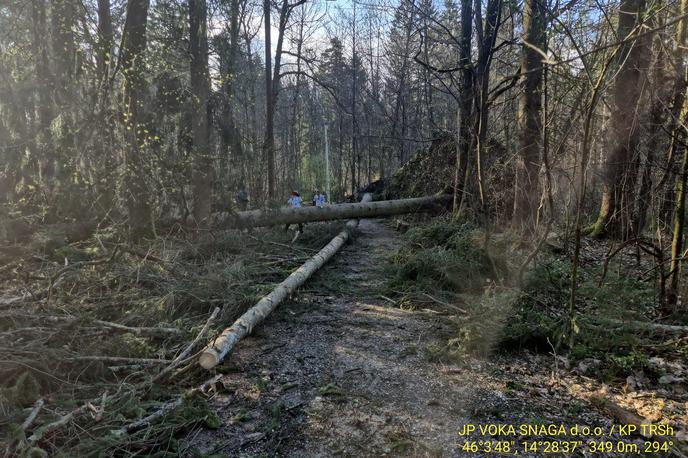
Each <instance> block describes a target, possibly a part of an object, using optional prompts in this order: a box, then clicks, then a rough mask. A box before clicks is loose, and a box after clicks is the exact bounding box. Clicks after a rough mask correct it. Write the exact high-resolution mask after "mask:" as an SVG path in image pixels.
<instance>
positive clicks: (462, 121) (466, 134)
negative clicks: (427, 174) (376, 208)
mask: <svg viewBox="0 0 688 458" xmlns="http://www.w3.org/2000/svg"><path fill="white" fill-rule="evenodd" d="M472 36H473V1H472V0H462V1H461V45H460V48H459V64H460V67H461V80H460V85H461V88H460V94H459V119H458V126H457V128H458V131H459V132H458V135H457V137H458V142H457V146H456V148H457V149H456V172H455V176H454V211H455V212H457V211H459V209H461V208H462V207H463V206H464V205H465V202H466V196H467V195H469V194H472V189H466V188H468V187H469V186H468V182H469V180H468V177H469V176H470V166H469V162H470V152H471V140H472V138H473V132H472V131H471V128H472V125H473V122H472V121H473V63H472V61H471V38H472Z"/></svg>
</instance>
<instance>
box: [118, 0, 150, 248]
mask: <svg viewBox="0 0 688 458" xmlns="http://www.w3.org/2000/svg"><path fill="white" fill-rule="evenodd" d="M149 6H150V0H129V2H128V3H127V14H126V19H125V24H124V31H123V35H124V36H123V39H122V50H121V56H120V61H121V66H122V73H123V74H124V104H123V106H124V112H123V113H122V118H123V122H124V127H125V132H126V135H127V147H126V150H125V170H124V186H123V192H124V193H125V200H126V206H127V213H128V220H129V221H128V224H129V230H130V233H131V235H132V237H134V238H137V237H139V236H141V235H143V234H145V233H146V232H148V231H149V230H150V228H151V214H150V202H149V200H148V189H147V187H146V185H145V181H146V174H145V171H144V164H145V161H144V160H143V154H144V153H145V147H146V141H147V134H146V128H145V126H144V120H143V115H144V95H145V91H146V79H145V76H144V72H145V63H144V52H145V50H146V23H147V20H148V8H149Z"/></svg>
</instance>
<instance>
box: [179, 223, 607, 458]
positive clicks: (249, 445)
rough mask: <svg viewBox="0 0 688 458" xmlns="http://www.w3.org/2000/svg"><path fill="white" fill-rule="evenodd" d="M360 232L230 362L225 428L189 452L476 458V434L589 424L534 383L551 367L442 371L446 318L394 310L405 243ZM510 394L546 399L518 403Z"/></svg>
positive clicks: (220, 401) (198, 433) (223, 404)
mask: <svg viewBox="0 0 688 458" xmlns="http://www.w3.org/2000/svg"><path fill="white" fill-rule="evenodd" d="M359 232H360V233H359V235H358V237H356V239H355V241H354V242H353V243H352V244H349V245H348V246H347V247H345V248H344V249H343V251H342V252H341V253H340V254H339V255H338V256H337V257H336V258H335V260H334V261H333V262H331V263H330V264H328V265H327V266H326V267H325V268H324V269H323V270H322V271H321V272H320V273H318V275H317V276H316V277H314V278H313V279H312V281H311V282H310V283H309V284H307V285H306V286H305V287H304V289H303V290H302V291H300V292H299V293H298V294H297V295H296V296H295V297H293V298H292V300H291V301H288V302H286V303H285V304H283V305H281V306H280V307H279V308H278V310H277V311H276V312H275V313H274V314H273V315H271V316H270V317H269V318H268V319H267V320H266V322H265V323H264V324H263V325H262V326H260V327H259V328H258V329H256V330H255V332H254V334H253V335H252V336H250V337H248V338H247V339H246V340H245V341H243V342H242V343H241V344H240V345H239V346H238V347H237V349H236V350H235V351H234V353H233V354H232V355H231V356H230V357H229V358H228V361H227V362H226V363H225V370H226V371H227V374H226V375H225V376H224V378H223V380H222V384H223V385H224V387H225V389H226V391H225V392H224V393H222V394H219V395H217V396H216V397H215V398H214V400H213V406H214V407H215V408H216V409H217V411H218V413H219V415H220V418H221V420H222V426H221V427H220V428H219V429H217V430H207V429H197V430H195V431H192V432H191V433H189V435H188V436H187V438H186V443H187V444H188V447H187V450H192V449H195V450H196V451H200V452H202V453H204V454H205V456H209V455H213V456H214V455H217V456H232V457H235V456H241V457H262V456H287V457H328V456H474V457H475V456H479V454H478V455H476V454H475V453H472V454H471V453H466V452H462V451H461V449H460V447H459V445H458V444H459V442H462V441H463V439H462V438H460V437H459V436H458V435H457V432H458V431H459V430H460V428H462V427H463V425H464V424H466V423H474V424H475V423H496V422H499V423H509V422H516V423H521V422H529V421H544V420H547V421H554V422H559V421H566V420H568V421H570V422H574V421H578V422H580V421H581V419H582V418H585V415H586V414H585V413H583V412H581V411H580V410H578V411H576V412H574V411H573V407H572V406H571V405H570V402H569V401H570V399H567V398H566V397H564V398H563V400H562V399H559V395H558V394H557V390H560V391H561V390H564V391H566V389H565V388H562V387H561V386H558V387H557V386H555V387H554V388H553V387H552V386H543V387H538V386H537V384H536V383H534V382H533V381H534V380H539V381H540V383H543V382H542V380H543V379H544V380H546V379H547V377H546V376H545V377H543V373H542V372H540V373H539V374H536V373H534V372H533V371H532V370H531V369H530V368H532V367H537V366H541V367H547V366H548V365H549V363H548V362H544V361H539V362H538V361H532V360H531V361H523V360H517V361H514V360H508V359H507V360H499V359H497V360H494V361H492V362H490V363H487V362H482V361H479V360H467V361H465V362H463V363H462V364H461V365H460V366H459V365H446V364H441V363H437V362H433V361H432V359H431V358H429V357H428V354H427V351H426V349H427V348H428V346H431V345H433V344H440V343H443V342H446V339H447V337H448V336H449V335H450V333H451V331H452V330H451V328H450V327H449V325H448V324H447V320H446V317H443V316H442V315H438V314H437V313H432V312H431V311H428V310H416V311H407V310H402V309H400V308H398V307H395V306H394V305H393V304H391V303H389V301H387V300H385V298H383V297H382V295H381V293H380V287H381V286H382V283H383V281H384V276H383V274H382V272H381V270H380V266H381V265H382V263H383V260H384V258H385V257H386V256H389V255H390V254H393V253H394V252H395V250H396V249H397V248H398V246H399V244H400V238H399V236H398V234H397V233H396V232H394V231H392V230H391V229H389V228H388V227H386V226H384V225H383V224H381V223H380V222H377V221H374V220H362V221H361V223H360V226H359ZM328 285H330V287H329V288H328ZM332 285H336V288H332V287H331V286H332ZM532 358H538V357H536V356H533V357H532ZM516 380H518V381H516ZM510 383H511V384H513V385H514V386H520V387H521V388H523V389H527V390H531V389H538V390H540V392H539V394H538V393H535V394H534V395H533V394H532V393H527V396H523V395H514V386H511V387H510V385H509V384H510ZM550 385H552V384H550ZM555 385H556V384H555ZM510 393H511V394H510ZM560 394H561V393H560ZM525 398H527V399H525ZM557 399H559V400H558V401H557ZM532 411H536V412H537V415H536V416H535V418H533V415H532V414H531V412H532ZM569 411H570V414H569V413H568V412H569ZM587 414H588V415H593V416H594V417H595V418H590V419H589V421H588V422H593V423H596V424H599V422H600V421H605V419H603V418H597V417H596V416H595V415H594V413H593V414H591V413H589V412H588V413H587ZM476 439H482V437H478V436H476ZM524 455H525V456H527V454H520V456H524Z"/></svg>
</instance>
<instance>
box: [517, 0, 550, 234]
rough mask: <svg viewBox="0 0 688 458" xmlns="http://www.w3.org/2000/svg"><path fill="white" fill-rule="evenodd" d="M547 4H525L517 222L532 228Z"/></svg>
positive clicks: (528, 1)
mask: <svg viewBox="0 0 688 458" xmlns="http://www.w3.org/2000/svg"><path fill="white" fill-rule="evenodd" d="M545 28H546V21H545V5H544V3H543V2H541V1H540V0H526V1H525V3H524V6H523V41H524V44H523V47H522V50H521V75H520V81H519V83H520V88H521V95H520V98H519V104H518V119H517V122H518V134H519V142H518V143H519V155H518V157H517V158H516V181H515V196H514V214H513V222H514V224H515V225H516V226H518V227H520V229H522V230H526V231H531V230H533V229H534V228H535V226H536V224H537V212H538V188H539V186H538V185H539V183H538V181H539V180H538V175H539V171H540V150H541V146H542V145H541V143H542V141H541V139H542V75H543V65H542V60H543V56H542V55H541V52H544V49H545V46H546V43H545Z"/></svg>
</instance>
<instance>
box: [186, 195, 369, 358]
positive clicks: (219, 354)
mask: <svg viewBox="0 0 688 458" xmlns="http://www.w3.org/2000/svg"><path fill="white" fill-rule="evenodd" d="M372 198H373V196H372V195H371V194H365V195H364V196H363V199H362V200H361V203H362V204H366V203H369V202H370V201H371V200H372ZM316 210H317V209H316ZM356 226H358V219H352V220H350V221H348V222H347V223H346V226H345V227H344V230H342V231H341V232H340V233H339V234H337V236H336V237H334V238H333V239H332V240H331V241H330V243H328V244H327V245H325V246H324V247H323V248H322V249H321V250H320V251H319V252H318V253H317V254H316V255H315V256H313V257H312V258H310V259H309V260H308V261H306V262H305V263H304V264H303V265H302V266H301V267H299V268H298V269H296V270H295V271H294V272H292V273H291V275H289V276H288V277H287V278H286V279H285V280H284V281H283V282H282V283H280V284H279V285H277V287H276V288H275V289H273V290H272V291H271V292H270V293H269V294H268V295H266V296H264V297H263V298H262V299H261V300H259V301H258V303H256V305H254V306H253V307H251V308H250V309H248V310H247V311H246V313H244V314H243V315H241V316H240V317H239V318H238V319H237V320H236V321H235V322H234V324H232V326H230V327H229V328H226V329H225V330H224V331H222V333H221V334H220V336H219V337H217V338H216V339H215V340H214V341H213V342H211V343H210V345H208V346H207V347H206V348H205V350H203V352H202V353H201V356H200V358H199V363H200V365H201V367H203V368H204V369H212V368H213V367H215V366H217V365H218V364H220V363H221V362H222V360H223V359H224V358H225V356H227V354H229V352H231V351H232V349H233V348H234V346H235V345H236V344H237V342H239V341H240V340H241V339H243V338H244V337H246V336H247V335H248V334H250V333H251V331H253V328H254V327H256V326H257V325H258V324H260V323H262V322H263V320H265V318H267V316H268V315H270V313H272V311H273V310H275V308H277V306H278V305H279V304H280V303H281V302H282V301H283V300H284V299H286V298H287V297H289V295H290V294H291V293H293V292H294V291H295V290H296V289H297V288H298V287H299V286H301V285H303V284H304V283H305V282H306V280H308V279H309V278H310V277H311V276H312V275H313V274H314V273H315V272H317V271H318V269H320V268H321V267H322V266H323V265H324V264H325V263H326V262H327V261H329V260H330V259H331V258H332V256H334V255H335V253H337V251H339V249H340V248H341V247H342V246H344V244H345V243H346V241H347V240H348V239H349V237H350V234H351V231H353V230H354V229H355V228H356Z"/></svg>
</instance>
